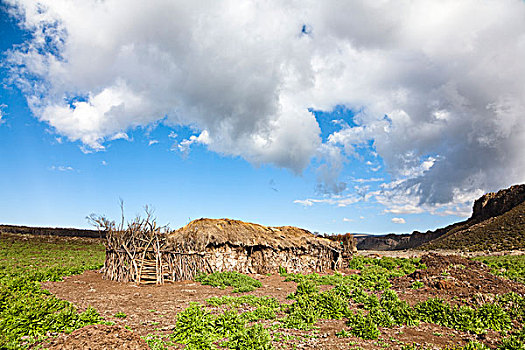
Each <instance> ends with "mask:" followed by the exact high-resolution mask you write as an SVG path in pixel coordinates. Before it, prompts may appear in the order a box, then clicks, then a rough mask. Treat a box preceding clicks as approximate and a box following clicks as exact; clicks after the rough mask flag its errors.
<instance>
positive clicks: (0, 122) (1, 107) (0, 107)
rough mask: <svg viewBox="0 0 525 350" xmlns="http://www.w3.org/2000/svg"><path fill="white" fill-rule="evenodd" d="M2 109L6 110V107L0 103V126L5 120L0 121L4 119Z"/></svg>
mask: <svg viewBox="0 0 525 350" xmlns="http://www.w3.org/2000/svg"><path fill="white" fill-rule="evenodd" d="M4 108H7V105H6V104H4V103H0V124H2V123H4V121H5V120H2V118H3V117H4V111H3V110H4Z"/></svg>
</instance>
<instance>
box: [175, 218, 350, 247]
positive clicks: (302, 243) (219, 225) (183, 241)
mask: <svg viewBox="0 0 525 350" xmlns="http://www.w3.org/2000/svg"><path fill="white" fill-rule="evenodd" d="M166 238H167V248H168V249H175V250H178V251H187V252H189V251H193V252H203V251H204V250H205V248H206V247H207V246H210V245H212V246H219V245H224V244H229V245H232V246H242V247H254V246H263V247H270V248H273V249H277V250H284V249H304V250H307V249H311V248H313V247H319V248H320V247H324V248H326V249H333V250H337V251H339V250H340V247H339V244H337V243H336V242H332V241H330V240H328V239H325V238H321V237H317V236H315V235H314V234H312V233H311V232H310V231H307V230H303V229H301V228H298V227H293V226H282V227H267V226H262V225H258V224H252V223H248V222H243V221H240V220H230V219H198V220H194V221H192V222H190V223H189V224H188V225H186V226H184V227H182V228H180V229H178V230H176V231H173V232H171V233H169V234H168V235H167V237H166Z"/></svg>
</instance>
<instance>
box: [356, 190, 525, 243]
mask: <svg viewBox="0 0 525 350" xmlns="http://www.w3.org/2000/svg"><path fill="white" fill-rule="evenodd" d="M357 248H358V249H360V250H401V249H411V248H418V249H428V250H430V249H461V250H466V251H479V250H492V251H499V250H511V249H525V185H515V186H512V187H510V188H507V189H504V190H501V191H498V192H497V193H487V194H485V195H484V196H482V197H481V198H479V199H478V200H476V201H475V202H474V207H473V211H472V216H471V217H470V218H469V219H468V220H466V221H462V222H458V223H455V224H453V225H449V226H447V227H444V228H441V229H438V230H435V231H427V232H425V233H422V232H418V231H414V232H413V233H412V234H410V235H409V234H406V235H393V234H391V235H386V236H382V237H373V236H372V237H367V238H365V239H363V240H361V241H360V242H358V245H357Z"/></svg>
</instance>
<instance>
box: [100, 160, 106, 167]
mask: <svg viewBox="0 0 525 350" xmlns="http://www.w3.org/2000/svg"><path fill="white" fill-rule="evenodd" d="M100 164H102V165H103V166H107V165H108V162H106V161H105V160H103V161H102V162H100Z"/></svg>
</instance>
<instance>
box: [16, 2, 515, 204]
mask: <svg viewBox="0 0 525 350" xmlns="http://www.w3.org/2000/svg"><path fill="white" fill-rule="evenodd" d="M6 3H7V4H10V5H11V13H12V14H13V16H15V17H16V18H17V19H18V20H19V22H20V24H21V26H23V27H24V28H25V29H27V30H28V31H30V32H31V33H32V37H31V39H30V40H29V41H27V42H26V43H25V44H23V45H21V46H19V47H16V48H14V49H13V50H11V52H10V53H9V55H8V56H7V58H8V60H7V62H8V63H7V64H8V67H9V69H11V72H12V78H13V81H17V82H18V84H19V85H20V87H21V88H22V89H23V90H24V91H25V93H26V95H27V98H28V102H29V104H30V106H31V108H32V110H33V112H34V114H35V115H36V116H37V117H38V118H39V119H40V120H43V121H45V122H47V123H49V124H50V125H51V126H52V127H54V129H55V130H56V132H57V133H59V134H61V135H64V136H66V137H67V138H68V139H69V140H71V141H80V142H82V143H83V144H84V147H85V150H86V151H89V150H100V149H103V148H104V144H105V143H106V142H108V140H111V139H113V138H115V137H118V136H119V135H120V136H122V135H124V134H126V132H127V131H128V130H129V129H132V128H135V127H139V126H147V125H152V124H154V123H156V122H158V121H159V120H163V121H165V122H166V123H168V124H171V125H185V126H189V127H191V128H192V129H193V130H196V131H197V132H196V135H194V136H191V137H189V138H188V139H185V140H182V141H179V142H178V143H177V145H176V149H179V150H180V151H182V152H183V153H187V152H188V151H189V150H190V148H191V146H192V145H194V144H196V143H199V144H203V145H205V146H206V147H207V148H208V149H210V150H212V151H215V152H219V153H221V154H226V155H233V156H241V157H243V158H244V159H246V160H248V161H250V162H252V163H254V164H261V163H272V164H274V165H276V166H278V167H283V168H288V169H291V170H292V171H294V172H296V173H300V172H301V171H302V170H303V169H305V167H306V166H308V164H310V161H311V159H312V157H318V158H320V159H322V161H321V164H322V165H321V167H319V169H318V177H319V180H320V181H321V182H323V184H324V185H323V186H322V189H323V190H324V192H331V193H337V194H339V195H340V194H341V193H342V192H343V191H345V190H346V189H347V188H346V183H345V182H343V181H341V180H340V179H339V173H340V172H341V171H342V169H343V168H344V166H345V164H346V162H347V160H348V159H349V158H352V157H358V156H359V152H358V150H359V149H360V148H363V147H370V144H372V148H373V152H376V153H377V155H378V156H379V157H381V158H382V160H383V163H384V166H385V170H386V171H388V172H389V173H390V175H391V177H392V179H393V180H392V184H395V185H396V186H391V187H389V188H387V189H383V190H382V192H381V193H378V198H379V201H382V203H385V205H386V206H387V209H388V210H398V211H399V212H401V211H402V210H407V211H408V210H410V208H409V207H408V206H407V205H408V204H410V203H411V204H413V205H415V206H420V207H422V208H427V209H428V208H438V207H440V206H441V207H440V208H442V212H444V211H446V210H449V209H450V208H451V206H454V205H456V204H457V205H460V204H462V205H464V204H465V203H466V202H463V203H459V201H460V200H462V199H463V200H465V201H468V200H470V199H469V198H470V197H469V196H466V197H465V196H464V194H472V193H476V192H477V191H485V190H494V189H497V188H500V187H503V186H507V185H509V184H511V183H516V182H523V181H525V175H524V174H525V157H523V149H524V146H525V123H523V122H522V121H523V118H524V110H525V64H524V63H523V62H525V3H524V2H522V1H517V0H483V1H482V0H465V1H461V2H457V1H453V0H445V1H432V0H423V1H418V2H412V1H403V0H402V1H388V0H387V1H381V2H369V1H351V2H340V1H335V0H334V1H322V2H314V1H306V2H304V1H301V2H299V1H291V2H286V3H283V2H279V1H268V2H260V1H242V2H240V1H234V0H230V1H226V2H220V3H218V2H217V3H216V2H208V1H191V2H173V1H168V0H165V1H162V0H161V1H157V2H155V5H152V4H151V3H148V2H143V1H138V0H133V1H129V0H126V1H124V0H107V1H96V0H84V1H76V2H71V1H66V0H43V1H30V0H7V1H6ZM337 105H344V106H346V107H347V108H349V109H351V110H353V111H355V114H356V115H355V117H354V123H352V125H348V124H345V123H340V122H337V123H336V124H334V125H338V126H339V130H337V131H335V132H333V133H332V134H331V135H330V136H329V137H328V139H327V141H326V142H324V143H322V141H321V138H320V129H319V125H318V123H317V121H316V120H315V117H314V116H313V115H312V113H310V112H309V110H308V109H309V108H313V109H314V110H323V111H330V110H331V109H333V108H334V107H335V106H337ZM371 170H373V171H379V170H380V167H379V166H377V167H374V168H373V169H371ZM396 196H397V197H399V196H404V197H407V198H408V199H407V200H409V201H410V203H407V204H403V205H404V206H405V209H403V208H402V207H401V206H400V205H399V208H397V209H396V208H394V204H395V203H394V202H393V201H391V200H390V199H392V198H396ZM467 197H468V198H467ZM316 201H320V202H330V201H332V202H333V204H334V205H339V204H340V203H342V202H341V201H343V199H341V198H340V197H337V196H335V197H333V198H330V199H326V198H323V199H318V200H316ZM302 202H303V203H301V204H303V205H312V204H313V203H315V201H314V200H311V199H308V200H303V201H302ZM444 205H448V207H447V208H446V209H443V208H444V207H442V206H444ZM425 210H426V209H425Z"/></svg>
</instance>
